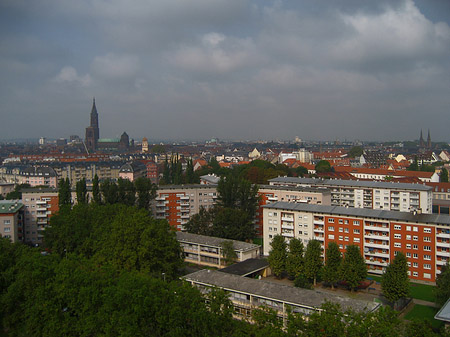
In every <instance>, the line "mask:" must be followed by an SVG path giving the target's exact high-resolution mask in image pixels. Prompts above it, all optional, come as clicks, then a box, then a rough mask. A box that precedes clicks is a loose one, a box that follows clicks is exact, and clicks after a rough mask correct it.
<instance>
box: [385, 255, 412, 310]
mask: <svg viewBox="0 0 450 337" xmlns="http://www.w3.org/2000/svg"><path fill="white" fill-rule="evenodd" d="M381 289H382V290H383V294H384V296H385V297H386V298H387V299H388V300H389V301H391V302H393V303H395V302H397V301H398V300H399V299H401V298H405V297H407V296H408V295H409V278H408V263H407V260H406V256H405V254H403V253H402V252H398V253H397V255H396V256H395V257H394V259H393V260H392V262H391V263H390V264H389V265H388V266H387V267H386V271H385V273H384V274H383V276H382V278H381Z"/></svg>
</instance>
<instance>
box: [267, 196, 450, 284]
mask: <svg viewBox="0 0 450 337" xmlns="http://www.w3.org/2000/svg"><path fill="white" fill-rule="evenodd" d="M263 217H264V224H263V226H264V246H263V247H264V249H263V252H264V255H268V254H269V251H270V249H271V247H270V242H271V240H272V238H273V236H274V235H277V234H281V235H283V236H284V237H285V238H286V239H287V240H290V239H291V238H294V237H295V238H298V239H301V240H302V241H303V242H304V243H305V244H307V243H308V241H309V240H312V239H315V240H319V241H320V242H321V243H322V246H323V248H324V249H326V247H327V246H328V243H329V242H330V241H335V242H336V243H337V244H338V245H339V248H340V249H341V252H344V251H345V248H346V246H347V245H350V244H355V245H358V246H359V247H360V249H361V254H363V256H364V258H365V260H366V263H367V268H368V270H369V272H371V273H375V274H382V273H383V271H384V269H385V267H386V266H387V265H388V264H389V263H390V261H392V259H393V258H394V256H395V255H396V254H397V252H399V251H401V252H403V253H405V255H406V257H407V258H408V264H409V267H410V268H409V276H410V278H411V279H413V280H421V281H430V282H434V281H435V280H436V275H437V274H439V273H440V269H441V268H442V266H443V265H445V264H446V263H447V261H448V260H449V258H450V216H448V215H440V214H423V213H419V212H394V211H382V210H370V209H358V208H347V207H339V206H323V205H309V204H293V203H286V202H278V203H274V204H269V205H266V206H264V215H263Z"/></svg>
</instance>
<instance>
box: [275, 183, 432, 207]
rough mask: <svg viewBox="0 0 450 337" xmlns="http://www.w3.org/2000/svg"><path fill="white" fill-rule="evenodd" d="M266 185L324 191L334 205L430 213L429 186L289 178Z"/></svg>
mask: <svg viewBox="0 0 450 337" xmlns="http://www.w3.org/2000/svg"><path fill="white" fill-rule="evenodd" d="M269 184H270V185H272V186H304V187H321V188H327V189H329V190H330V192H331V205H334V206H345V207H355V208H365V209H380V210H392V211H401V212H409V211H413V210H418V211H419V210H420V211H421V212H422V213H432V200H433V191H432V187H429V186H425V185H422V184H405V183H393V182H386V181H360V180H337V179H314V178H292V177H278V178H274V179H271V180H269Z"/></svg>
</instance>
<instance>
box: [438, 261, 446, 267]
mask: <svg viewBox="0 0 450 337" xmlns="http://www.w3.org/2000/svg"><path fill="white" fill-rule="evenodd" d="M436 264H437V265H438V266H445V265H447V261H441V260H437V261H436Z"/></svg>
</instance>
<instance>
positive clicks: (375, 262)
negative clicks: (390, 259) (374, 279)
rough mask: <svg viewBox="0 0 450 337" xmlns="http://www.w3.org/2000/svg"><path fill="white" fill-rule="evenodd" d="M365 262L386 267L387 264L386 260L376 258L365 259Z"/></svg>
mask: <svg viewBox="0 0 450 337" xmlns="http://www.w3.org/2000/svg"><path fill="white" fill-rule="evenodd" d="M366 263H367V264H373V265H376V266H382V267H387V265H388V263H387V262H382V261H378V260H370V259H366Z"/></svg>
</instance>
